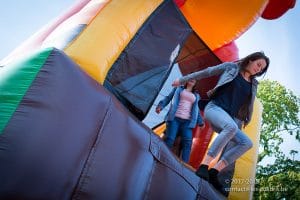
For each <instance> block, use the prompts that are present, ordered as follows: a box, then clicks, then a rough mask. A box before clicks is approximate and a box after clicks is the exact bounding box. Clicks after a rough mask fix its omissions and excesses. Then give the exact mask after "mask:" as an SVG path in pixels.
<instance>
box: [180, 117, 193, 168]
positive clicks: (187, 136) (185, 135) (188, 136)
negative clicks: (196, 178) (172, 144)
mask: <svg viewBox="0 0 300 200" xmlns="http://www.w3.org/2000/svg"><path fill="white" fill-rule="evenodd" d="M188 124H189V121H186V122H184V123H183V124H182V126H181V144H182V155H181V157H182V160H183V161H184V162H186V163H188V162H189V160H190V154H191V148H192V137H193V135H192V129H191V128H189V127H188Z"/></svg>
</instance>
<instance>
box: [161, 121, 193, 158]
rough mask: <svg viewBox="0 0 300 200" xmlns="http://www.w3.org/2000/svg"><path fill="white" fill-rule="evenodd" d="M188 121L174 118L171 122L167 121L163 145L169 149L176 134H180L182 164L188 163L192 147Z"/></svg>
mask: <svg viewBox="0 0 300 200" xmlns="http://www.w3.org/2000/svg"><path fill="white" fill-rule="evenodd" d="M189 123H190V120H186V119H180V118H178V117H175V118H174V120H173V121H167V129H166V137H165V143H166V144H167V146H168V147H169V148H170V149H171V148H172V147H173V145H174V141H175V138H176V136H177V134H178V133H179V132H180V133H181V145H182V155H181V158H182V160H183V161H184V162H186V163H187V162H189V159H190V153H191V147H192V129H191V128H189V127H188V125H189Z"/></svg>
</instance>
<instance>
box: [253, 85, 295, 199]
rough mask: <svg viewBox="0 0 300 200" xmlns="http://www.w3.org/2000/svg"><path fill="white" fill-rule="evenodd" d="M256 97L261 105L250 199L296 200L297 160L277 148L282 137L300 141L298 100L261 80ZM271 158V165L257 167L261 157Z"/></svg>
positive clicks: (291, 153)
mask: <svg viewBox="0 0 300 200" xmlns="http://www.w3.org/2000/svg"><path fill="white" fill-rule="evenodd" d="M257 97H258V98H259V99H260V101H261V102H262V104H263V108H264V109H263V114H262V126H261V138H260V148H261V149H262V152H260V154H259V156H258V166H257V172H256V180H257V182H256V185H255V192H254V199H270V200H271V199H272V200H274V199H299V197H300V189H299V188H300V161H296V160H294V156H295V155H296V154H297V153H298V151H296V150H292V151H291V152H290V155H291V156H292V159H291V158H289V157H287V156H286V155H284V154H283V152H282V151H281V150H280V148H279V145H280V144H281V143H282V142H283V137H285V135H287V134H288V135H291V137H292V136H294V137H295V139H296V140H297V141H300V120H299V116H300V115H299V109H300V99H299V97H297V96H296V95H294V94H293V93H292V92H291V91H290V90H287V89H286V88H285V87H283V86H282V85H280V84H279V83H278V82H276V81H270V80H264V81H261V83H260V84H259V88H258V93H257ZM270 156H272V157H275V158H276V160H275V163H274V164H272V165H270V164H269V165H267V166H261V165H259V163H260V162H261V161H262V160H263V159H264V158H265V157H270Z"/></svg>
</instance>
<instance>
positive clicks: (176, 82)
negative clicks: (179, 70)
mask: <svg viewBox="0 0 300 200" xmlns="http://www.w3.org/2000/svg"><path fill="white" fill-rule="evenodd" d="M172 86H173V87H178V86H180V82H179V78H177V79H175V80H174V81H173V83H172Z"/></svg>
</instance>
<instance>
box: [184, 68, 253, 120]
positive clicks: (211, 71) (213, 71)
mask: <svg viewBox="0 0 300 200" xmlns="http://www.w3.org/2000/svg"><path fill="white" fill-rule="evenodd" d="M239 71H240V67H239V65H238V64H236V63H232V62H224V63H222V64H220V65H216V66H212V67H208V68H206V69H204V70H201V71H198V72H194V73H192V74H188V75H186V76H183V77H181V78H180V79H179V82H180V84H184V83H186V82H187V81H188V80H190V79H196V80H200V79H203V78H207V77H210V76H215V75H220V78H219V80H218V82H217V85H216V86H215V87H214V88H213V89H211V90H209V91H208V92H207V95H208V97H211V96H212V95H213V94H214V93H215V92H216V90H217V89H218V88H219V87H220V86H222V85H224V84H226V83H228V82H230V81H232V80H233V79H234V78H235V77H236V76H237V75H238V73H239ZM257 85H258V81H257V80H256V79H255V78H253V79H252V95H251V100H250V102H249V103H248V104H244V105H243V106H242V107H241V108H240V110H239V112H238V116H236V117H237V118H238V119H240V120H242V121H244V124H245V125H247V124H248V123H249V122H250V120H251V117H252V114H253V104H254V100H255V97H256V92H257Z"/></svg>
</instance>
